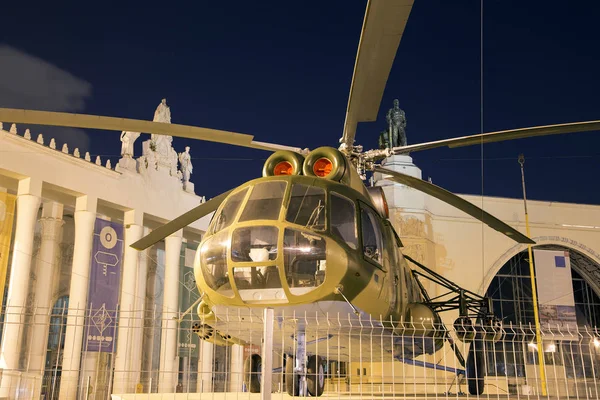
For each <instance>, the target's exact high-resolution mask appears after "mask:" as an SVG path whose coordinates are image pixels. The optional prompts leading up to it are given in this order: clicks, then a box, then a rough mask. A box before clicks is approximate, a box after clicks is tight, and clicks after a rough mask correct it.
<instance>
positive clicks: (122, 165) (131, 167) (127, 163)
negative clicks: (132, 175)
mask: <svg viewBox="0 0 600 400" xmlns="http://www.w3.org/2000/svg"><path fill="white" fill-rule="evenodd" d="M115 171H117V172H125V171H129V172H137V161H135V160H134V159H133V158H131V156H128V155H126V156H123V157H122V158H121V159H120V160H119V162H118V163H117V165H116V166H115Z"/></svg>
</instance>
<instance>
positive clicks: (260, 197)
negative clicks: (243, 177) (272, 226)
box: [240, 181, 287, 222]
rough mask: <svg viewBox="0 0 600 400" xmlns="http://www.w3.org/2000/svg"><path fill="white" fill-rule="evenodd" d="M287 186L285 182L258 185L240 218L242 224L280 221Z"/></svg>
mask: <svg viewBox="0 0 600 400" xmlns="http://www.w3.org/2000/svg"><path fill="white" fill-rule="evenodd" d="M286 184H287V183H286V182H283V181H274V182H263V183H258V184H257V185H256V186H254V188H253V189H252V193H250V198H249V199H248V201H247V202H246V207H245V208H244V211H243V212H242V216H241V217H240V222H242V221H253V220H256V219H278V218H279V212H280V211H281V203H282V201H283V195H284V194H285V186H286Z"/></svg>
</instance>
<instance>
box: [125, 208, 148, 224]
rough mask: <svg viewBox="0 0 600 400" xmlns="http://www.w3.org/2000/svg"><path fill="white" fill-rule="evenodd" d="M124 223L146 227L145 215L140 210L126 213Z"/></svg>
mask: <svg viewBox="0 0 600 400" xmlns="http://www.w3.org/2000/svg"><path fill="white" fill-rule="evenodd" d="M123 222H124V224H125V226H127V225H140V226H144V213H143V212H142V211H139V210H129V211H125V213H124V215H123Z"/></svg>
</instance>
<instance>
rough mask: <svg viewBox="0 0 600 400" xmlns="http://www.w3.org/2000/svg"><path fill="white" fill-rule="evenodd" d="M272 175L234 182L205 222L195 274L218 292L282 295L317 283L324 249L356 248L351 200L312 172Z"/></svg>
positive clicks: (247, 298) (322, 274)
mask: <svg viewBox="0 0 600 400" xmlns="http://www.w3.org/2000/svg"><path fill="white" fill-rule="evenodd" d="M274 178H275V177H269V178H261V179H258V180H255V181H253V182H250V183H249V184H248V185H246V186H243V187H241V188H239V189H238V190H237V191H236V192H234V193H232V194H231V195H230V196H229V197H228V198H227V199H226V200H225V201H224V202H223V204H222V205H221V207H220V208H219V209H218V210H217V211H216V213H215V215H214V217H213V219H212V221H211V225H210V227H209V230H208V231H207V239H206V240H205V241H204V242H203V243H202V245H201V248H200V251H199V252H198V254H197V258H199V259H198V260H197V261H199V264H200V265H199V266H198V264H196V265H197V268H196V274H199V273H201V274H202V278H203V280H204V282H206V285H207V286H208V287H209V288H210V289H211V290H213V291H215V292H216V294H218V295H221V296H224V297H226V298H230V299H231V298H240V299H241V300H242V301H243V302H246V303H252V302H258V303H260V302H261V301H270V302H273V301H275V302H287V301H288V300H289V298H290V297H293V296H301V295H303V294H306V293H308V292H311V291H314V290H316V289H318V288H320V287H322V285H323V283H324V282H325V280H326V277H327V259H328V254H329V256H330V257H333V256H334V255H336V256H337V257H342V259H343V257H344V255H343V254H345V253H346V252H347V251H353V250H354V251H355V250H357V249H358V245H359V241H358V236H357V221H356V220H357V213H356V205H355V203H354V201H352V200H350V199H349V198H347V197H346V196H344V195H343V194H341V193H338V192H335V191H333V190H328V187H329V186H331V185H328V186H326V185H322V186H319V185H315V180H316V179H315V178H313V177H303V176H294V177H291V176H286V177H277V179H274ZM379 240H381V239H380V238H379ZM375 247H377V246H375ZM379 247H380V248H381V246H379ZM376 252H377V250H374V251H373V253H376ZM373 256H375V254H374V255H373ZM197 278H199V276H198V277H197ZM336 278H337V277H336ZM197 280H198V279H197ZM335 280H337V279H335ZM238 296H239V297H238Z"/></svg>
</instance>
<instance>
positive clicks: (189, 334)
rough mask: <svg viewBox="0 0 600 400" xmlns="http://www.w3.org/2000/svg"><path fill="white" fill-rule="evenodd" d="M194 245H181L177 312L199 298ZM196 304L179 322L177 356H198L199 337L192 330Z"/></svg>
mask: <svg viewBox="0 0 600 400" xmlns="http://www.w3.org/2000/svg"><path fill="white" fill-rule="evenodd" d="M196 247H197V246H194V245H192V244H190V243H183V245H182V246H181V258H180V260H181V261H180V264H179V312H180V313H182V314H183V313H184V312H186V311H187V310H188V309H189V308H190V307H192V305H193V304H194V303H195V302H196V301H197V300H198V299H199V298H200V293H199V292H198V286H197V285H196V279H195V277H194V257H195V255H196ZM196 309H197V305H196V306H194V307H193V308H192V309H191V310H190V312H189V313H188V314H187V315H185V316H184V317H183V319H182V321H181V322H180V323H179V339H178V344H177V348H178V353H179V357H198V350H199V346H200V338H199V337H198V335H196V334H195V333H194V332H193V331H192V326H193V325H194V324H195V323H198V321H199V318H198V314H197V312H196Z"/></svg>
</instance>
